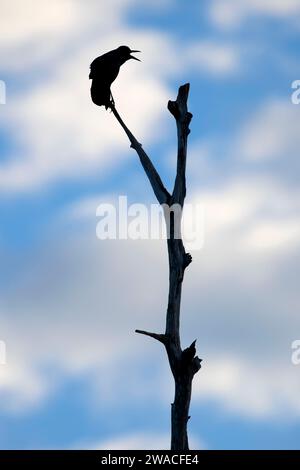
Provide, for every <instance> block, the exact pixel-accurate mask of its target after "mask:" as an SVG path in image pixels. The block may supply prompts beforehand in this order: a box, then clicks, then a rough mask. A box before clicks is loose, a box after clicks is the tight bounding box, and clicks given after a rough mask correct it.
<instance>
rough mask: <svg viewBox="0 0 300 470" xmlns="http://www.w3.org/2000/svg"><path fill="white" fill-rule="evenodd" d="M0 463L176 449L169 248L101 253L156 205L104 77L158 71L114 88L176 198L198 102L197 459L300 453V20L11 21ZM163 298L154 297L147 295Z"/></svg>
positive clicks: (253, 13) (2, 163) (11, 17)
mask: <svg viewBox="0 0 300 470" xmlns="http://www.w3.org/2000/svg"><path fill="white" fill-rule="evenodd" d="M2 10H3V11H2V13H1V19H0V25H1V31H2V35H1V36H2V38H1V43H0V49H1V56H2V57H3V59H2V63H1V69H0V70H1V72H0V79H1V80H4V81H5V83H6V87H7V102H6V104H5V105H0V126H1V130H0V150H1V151H0V192H1V197H0V215H1V226H0V260H1V267H2V269H1V271H0V273H1V274H0V339H1V340H3V341H5V342H6V346H7V364H6V365H0V397H1V402H0V415H1V416H0V422H1V425H0V448H2V449H6V448H9V449H14V448H22V449H29V448H118V447H119V448H138V447H139V448H155V447H156V448H158V447H161V448H166V447H168V442H169V412H170V403H171V401H172V395H173V384H172V379H171V376H170V372H169V370H168V364H167V362H166V357H165V354H164V351H163V350H162V349H161V348H160V347H159V345H158V344H153V342H151V341H147V338H144V337H137V335H134V333H133V332H134V329H135V328H144V329H149V330H154V331H162V330H163V327H164V312H165V305H166V300H167V275H168V272H167V259H166V249H165V244H164V241H154V240H147V241H129V240H127V241H117V240H115V241H99V240H97V238H96V235H95V230H96V224H97V219H96V216H95V213H96V208H97V206H98V205H99V204H100V203H102V202H111V201H115V200H116V198H117V197H118V196H119V195H128V200H129V202H145V203H147V204H150V203H154V202H155V200H154V196H153V194H152V192H151V188H150V187H149V185H148V182H147V181H146V178H145V175H144V174H143V171H142V169H141V167H140V164H139V162H138V160H137V158H136V155H135V154H134V152H133V151H132V150H130V149H129V145H128V142H127V141H126V138H125V136H124V135H123V133H122V130H121V129H120V128H119V127H118V124H117V122H115V121H114V118H113V116H112V114H110V113H108V112H105V110H104V109H102V108H101V109H99V108H97V107H95V106H94V105H93V104H92V103H91V101H90V98H89V86H90V84H89V80H88V71H89V64H90V62H91V61H92V59H93V58H94V57H96V56H97V55H100V54H101V53H103V52H105V51H107V50H110V49H113V48H115V47H117V46H119V45H121V44H128V45H129V46H130V47H132V48H133V49H140V50H141V51H142V54H141V58H142V62H141V63H138V62H134V61H132V62H130V63H127V64H126V65H124V67H123V68H122V70H121V73H120V75H119V77H118V80H116V82H115V83H114V85H113V93H114V97H115V100H116V103H117V107H118V109H119V111H120V113H121V115H122V116H123V117H124V119H125V121H126V123H127V124H128V126H129V127H130V129H131V130H132V131H133V132H134V133H135V135H136V136H137V138H138V139H139V140H140V141H141V142H142V143H143V145H144V147H145V148H146V149H147V151H148V152H149V154H150V156H151V158H152V159H153V162H154V163H155V165H156V166H157V168H158V169H159V171H160V174H161V175H162V178H163V179H164V181H165V183H166V185H167V186H168V187H170V186H171V185H172V182H173V176H174V170H175V157H176V141H175V126H174V122H173V121H172V119H171V117H170V115H169V113H168V111H167V109H166V104H167V101H168V99H174V98H175V96H176V93H177V88H178V86H179V85H180V84H182V83H185V82H190V83H191V90H190V99H189V107H190V110H191V112H192V113H193V121H192V124H191V130H192V132H191V134H190V140H189V156H188V168H187V180H188V195H187V202H189V203H192V204H196V203H200V204H201V205H202V206H203V207H204V208H205V214H206V215H205V241H204V246H203V249H202V250H200V251H199V250H195V252H193V253H192V254H193V261H194V262H193V264H192V265H191V266H190V268H189V271H188V272H187V275H186V279H185V284H184V293H183V301H182V337H183V344H184V345H188V344H190V342H191V341H192V340H193V339H194V338H195V336H196V337H197V338H198V353H199V355H200V357H202V358H203V367H202V369H201V371H200V372H199V374H198V375H197V377H196V379H195V384H194V392H193V401H192V409H191V414H192V419H191V421H190V428H189V429H190V435H191V446H192V447H194V448H199V447H201V448H208V449H234V448H239V449H242V448H245V449H248V448H253V449H256V448H272V449H273V448H274V449H281V448H282V449H283V448H299V441H300V398H299V393H298V391H299V385H300V378H299V372H300V366H298V367H297V366H295V365H293V364H292V362H291V343H292V341H293V340H295V339H299V337H300V320H299V293H298V286H297V279H298V278H299V263H298V253H299V235H300V219H299V200H300V199H299V189H298V186H299V185H298V177H299V162H298V153H299V150H298V149H299V144H300V139H299V135H300V134H299V113H300V105H298V106H297V105H294V104H292V102H291V93H292V89H291V84H292V82H293V81H294V80H296V79H300V70H299V17H300V3H299V0H286V1H285V2H282V1H277V0H272V1H271V0H260V1H258V0H252V1H250V0H244V1H241V0H228V1H226V2H223V1H221V0H212V1H203V2H192V1H187V2H180V1H176V0H161V1H157V0H145V1H144V2H143V4H141V2H137V1H136V0H122V1H121V0H112V1H110V2H105V1H102V0H97V1H96V0H89V2H84V1H83V0H60V1H58V0H52V1H51V2H50V1H49V0H39V1H34V0H22V1H21V0H13V1H12V0H10V1H6V0H3V1H2ZM147 285H151V291H150V292H149V289H148V288H147V287H146V286H147Z"/></svg>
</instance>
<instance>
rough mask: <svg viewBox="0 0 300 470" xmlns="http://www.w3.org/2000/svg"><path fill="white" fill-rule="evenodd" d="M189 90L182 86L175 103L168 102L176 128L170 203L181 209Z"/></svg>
mask: <svg viewBox="0 0 300 470" xmlns="http://www.w3.org/2000/svg"><path fill="white" fill-rule="evenodd" d="M189 89H190V84H189V83H186V84H185V85H182V86H181V87H180V88H179V90H178V95H177V98H176V101H169V102H168V109H169V111H170V113H171V114H172V115H173V116H174V118H175V119H176V126H177V172H176V178H175V184H174V189H173V193H172V203H178V204H180V205H181V206H182V207H183V203H184V198H185V194H186V181H185V169H186V154H187V138H188V135H189V133H190V129H189V124H190V122H191V119H192V117H193V115H192V114H191V113H190V112H188V109H187V100H188V96H189Z"/></svg>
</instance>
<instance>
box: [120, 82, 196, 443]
mask: <svg viewBox="0 0 300 470" xmlns="http://www.w3.org/2000/svg"><path fill="white" fill-rule="evenodd" d="M188 94H189V84H188V83H186V84H185V85H183V86H181V87H180V88H179V90H178V95H177V99H176V101H169V103H168V109H169V111H170V113H171V114H172V115H173V116H174V118H175V120H176V126H177V141H178V143H177V147H178V148H177V171H176V178H175V182H174V188H173V192H172V195H170V194H169V192H168V191H167V190H166V188H165V187H164V185H163V183H162V181H161V178H160V176H159V174H158V173H157V171H156V169H155V167H154V166H153V164H152V162H151V160H150V158H149V157H148V155H147V154H146V153H145V152H144V150H143V148H142V146H141V144H140V143H139V142H138V141H137V140H136V138H135V137H134V135H133V134H132V133H131V132H130V130H129V129H128V127H127V126H126V125H125V124H124V122H123V120H122V119H121V117H120V115H119V114H118V112H117V110H116V108H115V107H114V105H112V106H111V109H112V112H113V113H114V116H115V117H116V119H117V120H118V122H119V123H120V125H121V126H122V128H123V129H124V131H125V133H126V134H127V136H128V138H129V140H130V143H131V147H132V148H134V149H135V151H136V152H137V154H138V156H139V158H140V161H141V164H142V166H143V168H144V170H145V172H146V175H147V176H148V179H149V181H150V184H151V186H152V188H153V191H154V193H155V195H156V197H157V200H158V201H159V203H160V204H163V209H164V217H165V221H166V225H167V233H168V240H167V242H168V255H169V296H168V308H167V315H166V329H165V334H157V333H151V332H148V331H144V330H135V331H136V333H139V334H143V335H146V336H150V337H151V338H154V339H156V340H158V341H160V342H161V343H163V344H164V346H165V349H166V352H167V355H168V359H169V364H170V368H171V371H172V374H173V377H174V381H175V397H174V403H173V404H172V409H171V427H172V431H171V449H172V450H177V451H186V450H188V449H189V444H188V434H187V423H188V420H189V418H190V416H189V406H190V401H191V392H192V381H193V378H194V375H195V374H196V373H197V372H198V371H199V369H200V367H201V359H199V357H198V356H196V341H194V342H193V343H192V344H191V345H190V346H189V347H188V348H186V349H184V350H182V349H181V345H180V304H181V289H182V282H183V277H184V272H185V269H186V268H187V266H188V265H189V264H190V263H191V262H192V257H191V255H190V254H189V253H186V252H185V249H184V245H183V242H182V237H181V231H180V228H181V218H182V209H183V206H184V199H185V195H186V178H185V171H186V156H187V139H188V135H189V132H190V130H189V124H190V122H191V119H192V114H191V113H190V112H188V109H187V100H188ZM175 205H177V206H178V205H179V206H180V209H181V210H179V211H178V210H173V209H172V207H174V206H175Z"/></svg>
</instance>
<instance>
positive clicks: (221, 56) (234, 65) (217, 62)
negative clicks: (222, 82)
mask: <svg viewBox="0 0 300 470" xmlns="http://www.w3.org/2000/svg"><path fill="white" fill-rule="evenodd" d="M185 58H186V60H187V61H188V62H189V63H190V66H191V67H193V68H197V69H199V70H200V71H202V72H204V73H210V74H213V75H220V76H222V77H223V76H224V75H229V74H233V73H235V72H237V70H238V69H239V66H240V53H239V50H238V47H237V46H235V45H233V44H224V43H221V42H218V41H199V42H197V43H194V44H192V45H191V46H189V47H188V48H187V50H186V52H185Z"/></svg>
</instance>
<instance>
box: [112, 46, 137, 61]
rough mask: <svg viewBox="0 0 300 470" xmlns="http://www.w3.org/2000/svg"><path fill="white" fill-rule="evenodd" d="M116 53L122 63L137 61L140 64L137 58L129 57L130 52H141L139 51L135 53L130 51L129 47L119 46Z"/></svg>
mask: <svg viewBox="0 0 300 470" xmlns="http://www.w3.org/2000/svg"><path fill="white" fill-rule="evenodd" d="M117 51H118V54H119V56H120V59H121V61H122V63H124V62H126V61H127V60H129V59H134V60H138V61H139V62H140V59H138V58H137V57H134V56H133V55H131V53H132V52H141V51H136V50H133V49H130V47H128V46H120V47H118V49H117Z"/></svg>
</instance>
